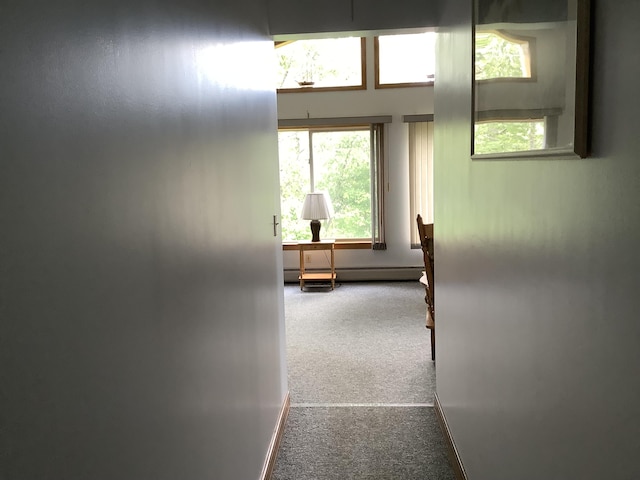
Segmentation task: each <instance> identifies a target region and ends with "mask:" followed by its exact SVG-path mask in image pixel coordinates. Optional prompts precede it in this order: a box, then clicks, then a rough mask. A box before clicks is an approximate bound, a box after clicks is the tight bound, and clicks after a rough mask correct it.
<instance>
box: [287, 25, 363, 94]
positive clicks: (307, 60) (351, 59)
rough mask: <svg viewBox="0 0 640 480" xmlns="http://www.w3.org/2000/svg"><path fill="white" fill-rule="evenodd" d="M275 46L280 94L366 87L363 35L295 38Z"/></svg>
mask: <svg viewBox="0 0 640 480" xmlns="http://www.w3.org/2000/svg"><path fill="white" fill-rule="evenodd" d="M275 46H276V56H277V59H278V67H277V69H278V76H277V82H278V83H277V85H276V87H277V89H278V92H279V93H282V92H305V91H306V92H309V91H318V90H321V91H322V90H335V89H346V90H356V89H365V88H366V63H365V39H364V38H360V37H347V38H323V39H315V40H294V41H289V42H279V43H276V44H275Z"/></svg>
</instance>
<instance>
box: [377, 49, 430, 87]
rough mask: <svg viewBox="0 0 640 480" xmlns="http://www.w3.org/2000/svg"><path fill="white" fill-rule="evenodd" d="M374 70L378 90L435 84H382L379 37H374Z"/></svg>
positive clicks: (428, 82)
mask: <svg viewBox="0 0 640 480" xmlns="http://www.w3.org/2000/svg"><path fill="white" fill-rule="evenodd" d="M373 68H374V73H375V88H376V90H380V89H384V88H413V87H432V86H433V85H434V84H435V79H434V80H430V81H427V82H402V83H380V41H379V40H378V37H377V36H376V37H373Z"/></svg>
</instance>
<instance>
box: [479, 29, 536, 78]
mask: <svg viewBox="0 0 640 480" xmlns="http://www.w3.org/2000/svg"><path fill="white" fill-rule="evenodd" d="M475 41H476V48H475V51H476V58H475V77H476V80H491V79H498V78H501V79H527V80H529V79H534V78H535V63H534V61H533V58H532V57H533V51H534V46H535V43H534V42H535V40H534V39H533V38H524V37H522V38H519V37H515V36H513V35H507V34H505V33H503V32H498V31H485V32H476V35H475Z"/></svg>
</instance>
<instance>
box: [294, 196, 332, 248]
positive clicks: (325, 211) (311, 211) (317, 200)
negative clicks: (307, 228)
mask: <svg viewBox="0 0 640 480" xmlns="http://www.w3.org/2000/svg"><path fill="white" fill-rule="evenodd" d="M301 216H302V218H303V219H304V220H311V235H312V238H311V241H312V242H319V241H320V220H323V219H327V218H331V199H330V198H329V195H328V194H327V193H322V192H318V193H307V196H306V197H305V199H304V204H303V205H302V215H301Z"/></svg>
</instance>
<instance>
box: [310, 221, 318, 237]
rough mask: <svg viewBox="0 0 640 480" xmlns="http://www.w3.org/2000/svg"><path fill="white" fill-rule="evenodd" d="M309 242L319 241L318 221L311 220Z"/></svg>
mask: <svg viewBox="0 0 640 480" xmlns="http://www.w3.org/2000/svg"><path fill="white" fill-rule="evenodd" d="M310 225H311V241H312V242H319V241H320V220H311V223H310Z"/></svg>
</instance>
